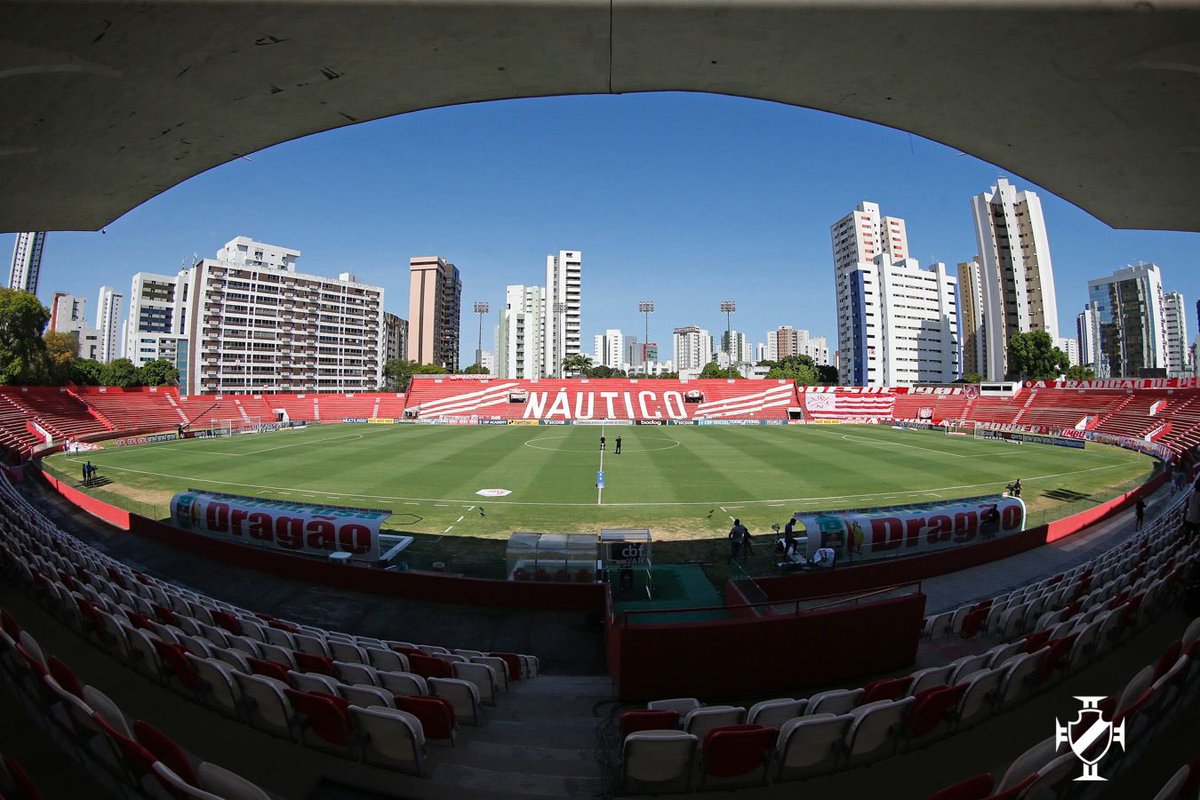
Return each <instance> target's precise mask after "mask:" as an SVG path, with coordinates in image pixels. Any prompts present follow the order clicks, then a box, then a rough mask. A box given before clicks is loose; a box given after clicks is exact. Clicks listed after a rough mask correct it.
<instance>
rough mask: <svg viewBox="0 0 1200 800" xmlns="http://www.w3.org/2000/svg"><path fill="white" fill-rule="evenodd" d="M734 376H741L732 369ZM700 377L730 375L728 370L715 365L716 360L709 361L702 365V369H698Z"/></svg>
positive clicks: (726, 376) (725, 376) (723, 376)
mask: <svg viewBox="0 0 1200 800" xmlns="http://www.w3.org/2000/svg"><path fill="white" fill-rule="evenodd" d="M734 373H735V375H736V377H739V378H740V377H742V375H741V373H738V372H737V370H736V369H735V370H734ZM700 377H701V378H728V377H730V373H729V370H728V369H726V368H725V367H719V366H717V362H715V361H710V362H708V363H707V364H705V365H704V369H702V370H700Z"/></svg>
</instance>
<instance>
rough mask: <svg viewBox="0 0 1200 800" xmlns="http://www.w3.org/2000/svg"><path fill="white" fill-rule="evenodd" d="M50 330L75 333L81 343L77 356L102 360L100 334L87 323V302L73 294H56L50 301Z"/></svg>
mask: <svg viewBox="0 0 1200 800" xmlns="http://www.w3.org/2000/svg"><path fill="white" fill-rule="evenodd" d="M50 330H52V331H55V332H57V333H73V334H75V337H76V339H77V340H78V342H79V349H78V350H77V351H76V355H78V356H79V357H80V358H87V359H92V360H94V361H99V360H100V332H99V331H98V330H96V329H95V328H93V327H91V326H90V325H88V323H87V300H86V299H85V298H83V297H79V296H77V295H73V294H66V293H64V292H55V293H54V299H53V300H51V301H50Z"/></svg>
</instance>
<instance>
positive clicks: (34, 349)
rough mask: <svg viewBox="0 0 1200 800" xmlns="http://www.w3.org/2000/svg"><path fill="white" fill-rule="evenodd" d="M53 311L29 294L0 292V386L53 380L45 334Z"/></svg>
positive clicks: (10, 290) (1, 290)
mask: <svg viewBox="0 0 1200 800" xmlns="http://www.w3.org/2000/svg"><path fill="white" fill-rule="evenodd" d="M49 321H50V311H49V310H48V309H47V308H46V307H45V306H43V305H42V304H41V303H39V302H38V299H37V298H36V297H34V296H33V295H32V294H30V293H29V292H20V291H16V290H14V289H0V383H8V384H37V383H45V382H46V381H47V380H49V378H50V358H49V356H48V355H47V353H46V340H45V339H43V338H42V331H43V330H45V328H46V323H47V322H49Z"/></svg>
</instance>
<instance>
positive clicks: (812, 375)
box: [767, 355, 836, 386]
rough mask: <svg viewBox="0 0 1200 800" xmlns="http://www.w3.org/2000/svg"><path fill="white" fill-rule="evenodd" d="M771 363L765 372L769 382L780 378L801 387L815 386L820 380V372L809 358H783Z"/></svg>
mask: <svg viewBox="0 0 1200 800" xmlns="http://www.w3.org/2000/svg"><path fill="white" fill-rule="evenodd" d="M771 363H772V364H773V366H772V367H771V368H770V369H769V370H768V371H767V378H768V379H770V380H775V379H780V378H781V379H783V380H790V381H795V382H796V383H797V384H799V385H801V386H815V385H816V384H817V383H819V382H820V380H821V375H820V372H819V371H818V369H817V366H816V364H815V363H813V360H812V357H811V356H805V355H797V356H784V357H783V358H781V359H780V360H778V361H774V362H771ZM835 381H836V376H835Z"/></svg>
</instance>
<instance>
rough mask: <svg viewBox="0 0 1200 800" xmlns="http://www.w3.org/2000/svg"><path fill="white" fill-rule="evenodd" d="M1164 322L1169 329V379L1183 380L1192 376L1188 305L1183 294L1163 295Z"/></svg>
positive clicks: (1168, 293)
mask: <svg viewBox="0 0 1200 800" xmlns="http://www.w3.org/2000/svg"><path fill="white" fill-rule="evenodd" d="M1163 301H1164V302H1163V322H1164V324H1165V325H1166V328H1167V377H1169V378H1182V377H1184V376H1190V375H1191V374H1192V365H1191V363H1190V362H1191V351H1190V348H1189V347H1188V326H1187V305H1186V304H1185V303H1184V300H1183V293H1182V292H1167V293H1165V294H1164V295H1163Z"/></svg>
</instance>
